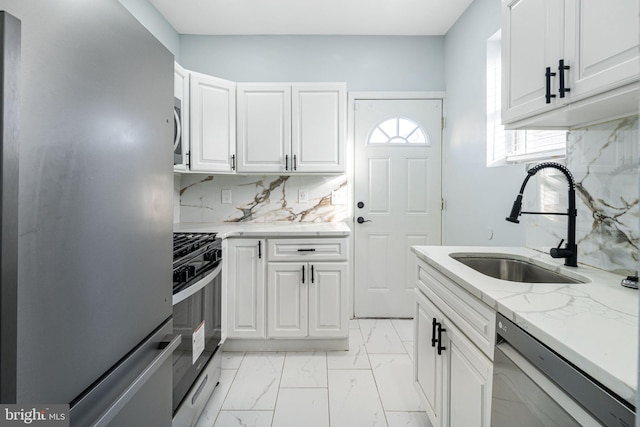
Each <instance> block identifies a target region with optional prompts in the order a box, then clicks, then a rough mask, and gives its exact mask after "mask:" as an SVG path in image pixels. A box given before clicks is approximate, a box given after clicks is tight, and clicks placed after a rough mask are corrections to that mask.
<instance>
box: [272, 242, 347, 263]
mask: <svg viewBox="0 0 640 427" xmlns="http://www.w3.org/2000/svg"><path fill="white" fill-rule="evenodd" d="M347 254H348V243H347V239H346V238H320V237H318V238H311V239H268V240H267V259H268V260H269V261H310V262H311V261H345V260H346V259H347Z"/></svg>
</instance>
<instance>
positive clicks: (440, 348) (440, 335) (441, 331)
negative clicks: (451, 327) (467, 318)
mask: <svg viewBox="0 0 640 427" xmlns="http://www.w3.org/2000/svg"><path fill="white" fill-rule="evenodd" d="M443 332H447V330H446V329H444V328H443V327H442V323H440V322H438V355H441V354H442V350H446V349H447V347H445V346H443V345H442V333H443Z"/></svg>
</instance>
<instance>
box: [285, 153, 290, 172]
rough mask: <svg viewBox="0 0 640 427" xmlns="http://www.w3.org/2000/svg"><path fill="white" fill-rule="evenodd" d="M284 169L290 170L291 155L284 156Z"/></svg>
mask: <svg viewBox="0 0 640 427" xmlns="http://www.w3.org/2000/svg"><path fill="white" fill-rule="evenodd" d="M284 170H286V171H288V170H289V155H288V154H287V155H286V156H284Z"/></svg>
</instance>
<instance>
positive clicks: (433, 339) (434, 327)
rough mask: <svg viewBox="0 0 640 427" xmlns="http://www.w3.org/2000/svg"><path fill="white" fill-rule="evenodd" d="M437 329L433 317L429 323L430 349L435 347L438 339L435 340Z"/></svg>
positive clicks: (436, 323)
mask: <svg viewBox="0 0 640 427" xmlns="http://www.w3.org/2000/svg"><path fill="white" fill-rule="evenodd" d="M437 327H438V322H437V321H436V318H435V317H434V318H433V320H432V321H431V347H435V346H436V343H437V342H438V339H437V338H436V329H437Z"/></svg>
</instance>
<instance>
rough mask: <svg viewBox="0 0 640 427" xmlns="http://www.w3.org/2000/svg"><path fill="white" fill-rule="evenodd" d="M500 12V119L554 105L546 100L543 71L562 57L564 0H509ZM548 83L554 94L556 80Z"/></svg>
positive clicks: (508, 120) (504, 119)
mask: <svg viewBox="0 0 640 427" xmlns="http://www.w3.org/2000/svg"><path fill="white" fill-rule="evenodd" d="M502 14H503V17H502V87H503V89H502V93H503V102H502V120H503V122H510V121H512V119H517V118H521V117H525V116H527V115H531V114H536V113H539V112H542V111H546V110H550V109H552V108H556V107H557V106H558V105H557V104H558V103H557V102H556V101H555V100H554V102H550V103H546V98H545V95H546V93H547V91H546V80H547V79H546V77H545V74H546V68H547V67H549V70H550V72H556V71H557V70H556V68H557V63H558V60H559V59H560V58H562V57H563V56H564V52H563V48H564V46H563V44H562V38H563V33H564V22H563V16H564V0H516V1H513V0H510V1H507V2H505V3H504V4H503V12H502ZM549 82H550V85H551V87H550V90H549V93H550V94H551V96H553V97H555V96H556V95H555V93H556V92H557V85H556V83H557V80H556V79H552V78H551V76H550V80H549ZM549 99H550V100H553V98H549Z"/></svg>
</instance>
